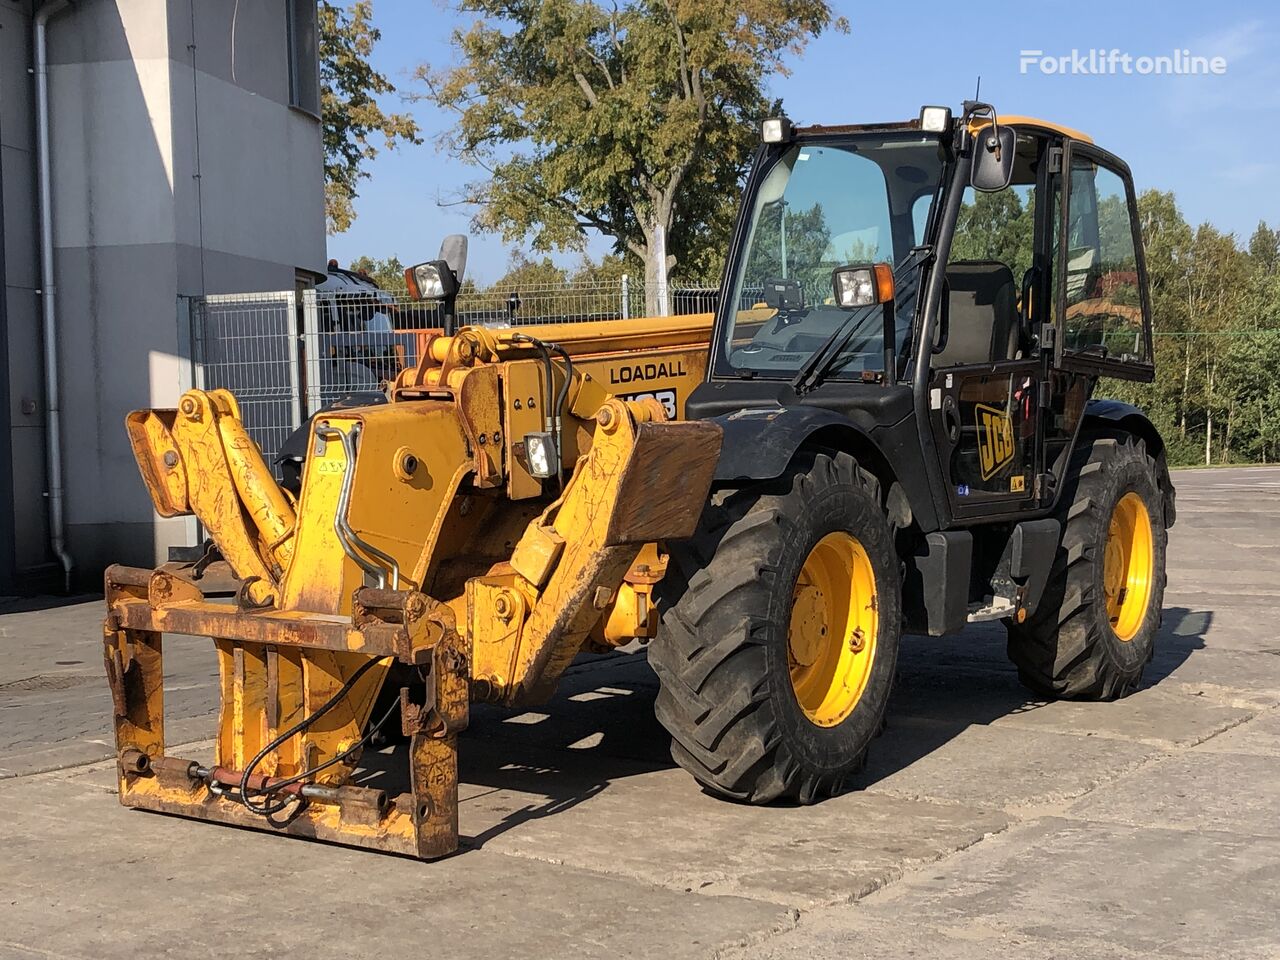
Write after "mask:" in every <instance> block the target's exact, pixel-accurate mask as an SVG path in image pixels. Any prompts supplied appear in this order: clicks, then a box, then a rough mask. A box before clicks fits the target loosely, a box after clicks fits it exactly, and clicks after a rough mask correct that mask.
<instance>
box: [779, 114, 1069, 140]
mask: <svg viewBox="0 0 1280 960" xmlns="http://www.w3.org/2000/svg"><path fill="white" fill-rule="evenodd" d="M999 120H1000V122H1001V123H1004V124H1008V125H1009V126H1011V127H1034V128H1035V129H1038V130H1048V131H1050V132H1051V133H1057V134H1060V135H1062V136H1064V137H1070V138H1071V139H1072V140H1081V141H1083V142H1085V143H1093V137H1091V136H1089V135H1088V134H1087V133H1083V132H1081V131H1079V130H1075V129H1073V128H1071V127H1066V126H1063V125H1062V124H1060V123H1053V122H1051V121H1049V120H1040V119H1037V118H1036V117H1024V116H1020V115H1015V114H1010V115H1007V116H1005V115H1001V116H1000V117H999ZM990 122H991V121H990V120H989V119H988V118H986V117H980V118H978V119H977V120H976V121H974V126H975V129H976V128H977V127H985V126H986V125H987V124H988V123H990ZM919 129H920V121H919V120H905V121H899V122H897V123H844V124H835V125H833V126H827V125H823V124H813V125H812V126H807V127H796V131H795V132H796V134H797V135H799V136H831V135H839V134H842V133H898V132H903V131H909V130H919Z"/></svg>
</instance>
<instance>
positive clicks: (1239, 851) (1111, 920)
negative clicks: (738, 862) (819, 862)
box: [737, 819, 1280, 960]
mask: <svg viewBox="0 0 1280 960" xmlns="http://www.w3.org/2000/svg"><path fill="white" fill-rule="evenodd" d="M1278 907H1280V841H1277V840H1274V839H1271V838H1265V839H1258V838H1244V837H1238V836H1234V835H1231V834H1225V833H1216V832H1211V831H1201V832H1187V831H1179V830H1159V829H1150V828H1143V827H1131V826H1126V825H1121V824H1106V823H1096V822H1086V821H1075V822H1070V821H1063V820H1058V819H1046V820H1041V821H1036V822H1033V823H1029V824H1026V825H1023V826H1020V827H1016V828H1014V829H1011V830H1009V831H1008V832H1006V833H1004V834H1001V835H1000V836H997V837H994V838H992V839H991V840H989V841H987V842H985V843H983V844H980V845H978V846H976V847H971V848H969V849H968V850H965V851H963V852H962V853H959V854H957V855H956V856H955V857H953V858H951V859H950V860H948V861H947V862H946V863H944V864H939V865H937V866H935V867H933V868H929V869H925V870H920V871H917V872H916V873H914V874H912V875H911V876H909V877H907V878H905V879H904V880H903V881H901V882H899V883H897V884H894V885H893V886H891V887H889V888H887V889H885V890H882V891H880V892H878V893H876V894H873V895H872V896H870V897H868V898H866V899H865V900H862V901H860V902H859V903H858V904H857V905H856V907H855V908H852V909H844V910H822V911H815V912H814V913H811V914H806V915H804V916H802V917H801V921H800V923H799V924H797V925H796V927H795V928H794V930H791V931H788V932H784V933H780V934H779V935H777V936H774V937H770V938H768V939H766V940H764V941H761V942H760V943H759V944H756V945H753V946H751V947H749V948H747V949H745V950H742V951H738V952H737V953H738V955H746V956H750V957H801V956H810V957H814V956H845V955H850V954H846V953H845V952H844V951H843V949H840V950H837V949H835V945H836V944H837V943H839V944H840V945H841V947H843V946H844V945H845V944H847V943H851V942H852V943H857V942H859V939H861V940H862V942H863V944H864V948H863V950H862V953H861V954H858V953H856V952H855V953H852V954H851V955H853V956H858V955H862V956H895V957H896V956H919V957H953V956H958V957H975V958H976V957H984V956H996V957H1003V956H1021V955H1024V954H1022V953H1020V952H1019V950H1021V949H1023V948H1025V949H1026V954H1025V955H1029V956H1032V957H1105V956H1118V957H1127V956H1143V957H1197V958H1203V957H1210V956H1211V957H1215V958H1232V960H1235V958H1240V960H1243V958H1251V960H1252V958H1259V960H1261V958H1268V960H1273V958H1274V957H1275V956H1276V938H1277V937H1276V916H1277V908H1278ZM881 924H883V927H882V926H881ZM907 925H910V926H911V927H914V928H915V930H916V931H917V933H916V934H915V935H913V936H908V938H907V941H906V943H905V944H904V945H903V948H900V947H899V946H897V945H895V936H894V935H895V933H896V932H897V931H902V930H903V929H904V927H905V926H907ZM839 938H844V939H843V940H841V939H839ZM868 938H870V939H868ZM906 947H909V948H910V950H908V949H904V948H906ZM877 948H880V949H877ZM953 948H954V952H953Z"/></svg>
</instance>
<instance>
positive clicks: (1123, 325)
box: [1044, 140, 1154, 493]
mask: <svg viewBox="0 0 1280 960" xmlns="http://www.w3.org/2000/svg"><path fill="white" fill-rule="evenodd" d="M1065 146H1066V149H1065V153H1064V156H1063V160H1062V163H1061V164H1060V167H1061V169H1062V170H1063V171H1064V172H1063V173H1061V174H1055V175H1054V177H1053V179H1052V181H1051V186H1052V191H1051V192H1052V196H1053V198H1054V203H1053V204H1052V210H1053V223H1052V225H1051V227H1050V242H1051V246H1052V259H1053V264H1054V270H1053V282H1052V283H1051V292H1050V301H1049V302H1050V305H1051V314H1052V315H1051V317H1050V318H1049V321H1050V325H1051V333H1050V335H1049V336H1048V337H1046V338H1045V340H1046V342H1052V343H1053V344H1054V347H1053V349H1052V350H1051V351H1048V352H1049V354H1050V356H1049V359H1050V360H1051V363H1050V370H1049V375H1048V378H1047V382H1048V384H1049V395H1048V397H1047V402H1046V404H1045V413H1044V420H1045V424H1044V434H1045V449H1044V462H1045V477H1046V485H1047V486H1048V487H1049V488H1050V489H1049V492H1050V493H1052V487H1053V486H1054V485H1055V484H1056V483H1057V482H1058V479H1059V478H1060V477H1062V476H1063V475H1064V472H1065V470H1066V469H1067V464H1068V462H1069V459H1070V454H1071V448H1072V446H1073V444H1074V442H1075V438H1076V434H1077V433H1078V431H1079V427H1080V423H1081V421H1082V419H1083V416H1084V411H1085V406H1086V404H1087V403H1088V401H1089V399H1090V397H1091V395H1092V393H1093V389H1094V385H1095V384H1096V382H1097V379H1098V377H1101V376H1107V377H1115V378H1118V379H1123V380H1139V381H1143V382H1150V380H1151V379H1152V377H1153V376H1154V367H1153V365H1152V352H1151V304H1150V300H1149V296H1148V289H1149V288H1148V285H1147V278H1146V263H1145V260H1144V258H1143V250H1142V242H1141V231H1140V229H1139V225H1138V212H1137V210H1138V206H1137V197H1136V194H1135V191H1134V188H1133V178H1132V176H1131V175H1130V173H1129V168H1128V167H1127V166H1126V165H1125V164H1124V162H1123V161H1121V160H1120V159H1119V158H1118V157H1115V156H1113V155H1112V154H1110V153H1107V152H1106V151H1105V150H1100V149H1099V148H1097V147H1095V146H1093V145H1092V144H1088V143H1083V142H1080V141H1077V140H1070V141H1068V142H1067V144H1066V145H1065Z"/></svg>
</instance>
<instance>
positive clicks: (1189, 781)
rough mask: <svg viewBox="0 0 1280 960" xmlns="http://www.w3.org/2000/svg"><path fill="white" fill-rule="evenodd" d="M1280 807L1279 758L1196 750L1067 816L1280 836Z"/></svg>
mask: <svg viewBox="0 0 1280 960" xmlns="http://www.w3.org/2000/svg"><path fill="white" fill-rule="evenodd" d="M1277 811H1280V758H1278V757H1274V756H1257V755H1252V754H1242V753H1219V752H1214V751H1209V750H1203V751H1201V750H1194V751H1189V752H1187V753H1183V754H1180V755H1178V756H1173V757H1168V758H1165V759H1162V760H1160V761H1158V762H1155V763H1152V764H1150V765H1148V766H1145V767H1143V768H1142V769H1140V770H1137V771H1135V772H1134V773H1131V774H1129V775H1128V776H1126V777H1122V778H1121V779H1119V780H1117V781H1116V782H1114V783H1110V784H1107V785H1106V786H1104V787H1100V788H1099V789H1098V790H1095V791H1094V792H1093V793H1091V794H1089V795H1088V796H1087V797H1084V798H1082V799H1080V800H1078V801H1077V802H1076V803H1074V804H1072V805H1071V807H1069V808H1068V810H1067V816H1071V817H1081V818H1084V819H1095V820H1107V821H1112V822H1116V823H1126V824H1139V825H1141V824H1150V825H1152V826H1158V827H1168V828H1171V829H1177V830H1227V831H1231V832H1233V833H1236V834H1239V835H1241V836H1249V837H1273V838H1280V817H1277V815H1276V814H1277ZM1277 930H1278V931H1280V927H1277Z"/></svg>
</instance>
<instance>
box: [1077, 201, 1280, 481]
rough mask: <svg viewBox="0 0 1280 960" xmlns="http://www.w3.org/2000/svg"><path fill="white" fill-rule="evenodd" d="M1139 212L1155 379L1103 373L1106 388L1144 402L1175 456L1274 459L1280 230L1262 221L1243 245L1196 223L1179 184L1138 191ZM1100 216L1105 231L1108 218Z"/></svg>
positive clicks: (1279, 425) (1279, 378) (1180, 459)
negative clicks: (1110, 377)
mask: <svg viewBox="0 0 1280 960" xmlns="http://www.w3.org/2000/svg"><path fill="white" fill-rule="evenodd" d="M1099 212H1100V214H1101V213H1102V212H1103V211H1102V210H1100V211H1099ZM1138 214H1139V221H1140V223H1141V226H1142V233H1143V246H1144V248H1145V251H1146V260H1147V273H1148V278H1149V281H1150V285H1151V299H1152V309H1153V327H1154V332H1155V360H1156V379H1155V382H1154V383H1151V384H1133V383H1126V382H1122V381H1103V383H1102V384H1101V385H1100V387H1099V391H1098V392H1099V394H1101V395H1105V396H1112V397H1115V398H1117V399H1121V400H1128V401H1130V402H1133V403H1136V404H1138V405H1139V406H1141V407H1143V408H1144V409H1145V410H1146V411H1147V414H1148V415H1149V416H1150V417H1151V419H1152V421H1153V422H1154V423H1155V424H1156V426H1157V427H1158V428H1159V429H1160V431H1161V433H1162V435H1163V436H1164V438H1165V443H1166V446H1167V449H1168V456H1169V461H1170V463H1174V464H1191V463H1229V462H1268V463H1269V462H1274V461H1275V460H1276V458H1277V456H1280V235H1278V234H1277V232H1276V231H1274V230H1272V229H1271V228H1269V227H1268V226H1267V225H1266V224H1265V223H1263V224H1260V225H1259V226H1258V229H1257V230H1256V231H1255V232H1254V234H1253V237H1252V238H1251V239H1250V242H1249V246H1248V249H1247V250H1244V249H1241V247H1240V246H1239V244H1238V243H1237V241H1236V238H1235V237H1234V236H1232V235H1231V234H1224V233H1222V232H1221V231H1219V230H1217V229H1215V228H1214V227H1212V226H1210V225H1209V224H1201V225H1200V226H1199V227H1197V228H1195V229H1192V228H1191V227H1190V226H1189V225H1188V224H1187V222H1186V221H1185V220H1184V219H1183V217H1182V214H1181V213H1180V212H1179V210H1178V207H1177V202H1176V200H1175V198H1174V196H1173V194H1171V193H1162V192H1159V191H1154V190H1149V191H1147V192H1146V193H1143V194H1142V195H1141V196H1140V197H1139V198H1138ZM1100 226H1102V227H1103V229H1104V231H1105V220H1104V221H1103V222H1102V223H1100ZM1104 236H1105V233H1104ZM1104 242H1105V241H1104Z"/></svg>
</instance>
